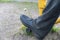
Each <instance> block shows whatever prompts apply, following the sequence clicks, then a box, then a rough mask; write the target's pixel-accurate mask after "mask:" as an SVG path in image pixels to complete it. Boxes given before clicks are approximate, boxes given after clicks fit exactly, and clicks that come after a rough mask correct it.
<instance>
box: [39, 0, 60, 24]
mask: <svg viewBox="0 0 60 40" xmlns="http://www.w3.org/2000/svg"><path fill="white" fill-rule="evenodd" d="M45 7H46V0H38V9H39V15H40V16H41V15H42V12H43V10H44V8H45ZM57 23H60V18H58V20H57V21H56V24H57Z"/></svg>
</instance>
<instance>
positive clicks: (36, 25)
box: [21, 0, 60, 40]
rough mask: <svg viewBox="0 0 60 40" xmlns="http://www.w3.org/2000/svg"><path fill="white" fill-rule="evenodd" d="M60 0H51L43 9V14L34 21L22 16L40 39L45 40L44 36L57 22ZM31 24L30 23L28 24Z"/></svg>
mask: <svg viewBox="0 0 60 40" xmlns="http://www.w3.org/2000/svg"><path fill="white" fill-rule="evenodd" d="M59 2H60V1H58V0H50V2H49V3H48V5H47V6H46V8H45V9H44V11H43V15H42V16H40V17H38V18H37V19H35V20H32V21H29V20H28V21H26V22H25V21H24V20H23V19H22V17H21V19H22V20H21V21H22V23H23V24H24V25H25V26H27V27H30V28H31V30H32V33H33V34H34V35H35V36H36V37H37V38H38V39H39V40H43V38H44V37H45V36H46V35H47V34H48V33H49V31H50V30H51V28H52V26H53V25H54V23H55V22H56V20H57V18H58V16H59V10H60V8H59V7H60V6H59ZM26 24H29V25H26Z"/></svg>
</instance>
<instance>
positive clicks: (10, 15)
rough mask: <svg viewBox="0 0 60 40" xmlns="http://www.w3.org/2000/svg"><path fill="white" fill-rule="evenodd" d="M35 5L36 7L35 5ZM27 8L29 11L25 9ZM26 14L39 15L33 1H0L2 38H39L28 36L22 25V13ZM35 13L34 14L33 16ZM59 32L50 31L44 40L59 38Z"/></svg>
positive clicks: (32, 39) (15, 39)
mask: <svg viewBox="0 0 60 40" xmlns="http://www.w3.org/2000/svg"><path fill="white" fill-rule="evenodd" d="M33 6H34V7H33ZM24 8H27V9H28V11H26V12H25V11H24ZM21 14H25V15H27V16H29V17H30V15H32V18H34V19H35V18H36V17H38V8H37V5H36V4H32V3H27V4H26V3H0V40H37V39H36V38H35V37H34V36H28V35H25V34H24V33H23V31H22V30H20V29H19V28H20V27H21V22H20V15H21ZM33 15H34V16H33ZM59 38H60V36H59V34H58V33H53V34H52V33H50V34H49V35H48V36H47V37H46V38H45V39H44V40H59Z"/></svg>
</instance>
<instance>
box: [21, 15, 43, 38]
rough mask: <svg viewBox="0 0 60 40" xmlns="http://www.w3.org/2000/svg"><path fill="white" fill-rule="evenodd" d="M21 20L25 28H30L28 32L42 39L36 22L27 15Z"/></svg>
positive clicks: (22, 16)
mask: <svg viewBox="0 0 60 40" xmlns="http://www.w3.org/2000/svg"><path fill="white" fill-rule="evenodd" d="M20 20H21V22H22V23H23V24H24V26H26V27H27V28H28V30H27V32H31V31H32V33H33V35H34V36H36V37H37V38H38V39H42V38H40V35H39V33H40V32H39V31H38V30H37V28H36V27H37V25H36V24H35V21H34V20H33V19H31V18H29V17H27V16H25V15H21V16H20ZM35 25H36V26H35Z"/></svg>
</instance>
